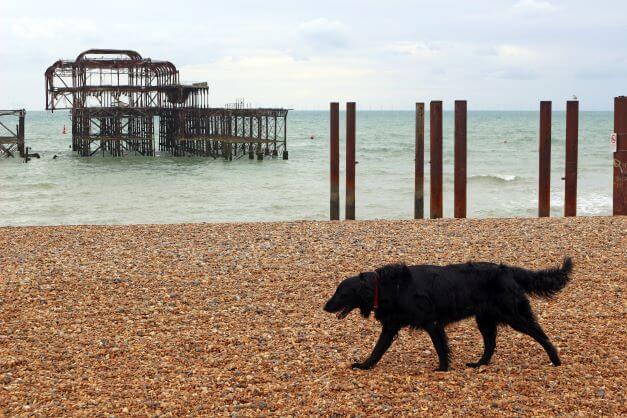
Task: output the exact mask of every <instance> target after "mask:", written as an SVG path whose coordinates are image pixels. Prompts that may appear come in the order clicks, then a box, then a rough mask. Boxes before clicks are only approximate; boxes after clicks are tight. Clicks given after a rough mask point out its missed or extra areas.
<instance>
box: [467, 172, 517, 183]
mask: <svg viewBox="0 0 627 418" xmlns="http://www.w3.org/2000/svg"><path fill="white" fill-rule="evenodd" d="M520 179H522V177H520V176H515V175H511V174H479V175H475V176H470V177H469V180H470V181H473V180H474V181H479V182H481V181H484V182H491V183H509V182H512V181H516V180H520Z"/></svg>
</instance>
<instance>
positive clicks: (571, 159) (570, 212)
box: [564, 100, 579, 216]
mask: <svg viewBox="0 0 627 418" xmlns="http://www.w3.org/2000/svg"><path fill="white" fill-rule="evenodd" d="M578 142H579V102H578V101H576V100H569V101H568V102H567V103H566V164H565V173H564V181H565V183H564V193H565V195H564V216H577V151H578V150H577V148H578Z"/></svg>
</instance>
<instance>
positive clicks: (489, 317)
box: [324, 258, 573, 371]
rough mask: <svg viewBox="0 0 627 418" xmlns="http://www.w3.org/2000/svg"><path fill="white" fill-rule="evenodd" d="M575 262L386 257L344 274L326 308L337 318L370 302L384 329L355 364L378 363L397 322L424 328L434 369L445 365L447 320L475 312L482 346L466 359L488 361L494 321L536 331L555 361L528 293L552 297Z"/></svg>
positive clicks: (556, 361)
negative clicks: (536, 264)
mask: <svg viewBox="0 0 627 418" xmlns="http://www.w3.org/2000/svg"><path fill="white" fill-rule="evenodd" d="M572 267H573V263H572V260H571V259H570V258H566V259H565V260H564V264H563V266H562V267H561V268H554V269H546V270H539V271H531V270H525V269H522V268H518V267H512V266H507V265H503V264H493V263H466V264H453V265H449V266H431V265H420V266H409V267H408V266H406V265H404V264H394V265H387V266H384V267H382V268H379V269H377V270H376V271H375V272H366V273H360V274H359V276H355V277H351V278H348V279H346V280H344V281H342V283H340V285H339V286H338V288H337V290H336V291H335V294H334V295H333V297H331V299H329V301H328V302H327V303H326V305H325V306H324V310H325V311H327V312H332V313H337V316H338V318H344V317H346V315H348V314H349V313H350V312H351V311H352V310H353V309H355V308H358V309H359V310H360V312H361V315H362V316H363V317H364V318H367V317H368V316H370V313H371V312H372V311H373V310H374V315H375V318H376V319H377V320H378V321H379V322H381V324H382V326H383V330H382V331H381V335H380V336H379V340H378V341H377V344H376V345H375V347H374V350H373V351H372V354H370V357H368V358H367V359H366V360H365V361H364V362H362V363H355V364H353V366H352V367H353V368H357V369H370V368H371V367H373V366H374V365H375V364H377V362H378V361H379V360H380V359H381V357H382V356H383V354H384V353H385V352H386V351H387V349H388V348H389V347H390V345H391V344H392V341H393V340H394V338H395V337H396V335H397V334H398V332H399V331H400V329H401V328H403V327H407V326H408V327H412V328H415V329H424V330H425V331H427V333H428V334H429V336H430V337H431V341H432V342H433V345H434V346H435V350H436V351H437V353H438V358H439V361H440V366H439V368H438V369H437V370H439V371H446V370H448V369H449V347H448V341H447V337H446V333H445V332H444V327H445V326H446V325H448V324H450V323H452V322H456V321H459V320H461V319H464V318H468V317H470V316H475V317H476V318H475V319H476V321H477V325H478V327H479V331H481V335H482V336H483V343H484V351H483V355H482V356H481V358H480V359H479V361H477V362H476V363H468V364H467V365H468V366H470V367H479V366H481V365H484V364H488V363H489V362H490V359H491V358H492V354H493V353H494V348H495V346H496V332H497V325H499V324H507V325H509V326H511V327H512V328H514V329H515V330H517V331H519V332H522V333H524V334H527V335H529V336H530V337H532V338H533V339H535V340H536V341H537V342H538V343H540V345H541V346H542V347H543V348H544V349H545V350H546V352H547V354H548V355H549V358H550V359H551V361H552V362H553V364H554V365H555V366H559V365H560V364H561V362H560V359H559V356H558V355H557V350H556V349H555V347H554V346H553V344H551V342H550V341H549V338H548V337H547V336H546V334H545V333H544V331H543V330H542V328H541V327H540V325H539V324H538V322H537V321H536V319H535V316H534V314H533V312H532V310H531V306H530V304H529V299H528V298H527V296H526V295H537V296H541V297H545V298H550V297H552V296H553V295H554V294H555V293H557V292H558V291H559V290H561V289H563V288H564V286H566V283H568V281H569V277H568V276H569V274H570V272H571V271H572Z"/></svg>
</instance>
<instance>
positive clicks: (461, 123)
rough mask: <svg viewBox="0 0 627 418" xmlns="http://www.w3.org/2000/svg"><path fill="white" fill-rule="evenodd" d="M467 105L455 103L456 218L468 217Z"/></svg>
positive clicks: (464, 102)
mask: <svg viewBox="0 0 627 418" xmlns="http://www.w3.org/2000/svg"><path fill="white" fill-rule="evenodd" d="M466 121H467V103H466V101H465V100H456V101H455V210H454V212H455V217H456V218H465V217H466V194H467V193H466V160H467V158H466V150H467V145H466Z"/></svg>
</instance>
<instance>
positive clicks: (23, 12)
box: [0, 0, 627, 110]
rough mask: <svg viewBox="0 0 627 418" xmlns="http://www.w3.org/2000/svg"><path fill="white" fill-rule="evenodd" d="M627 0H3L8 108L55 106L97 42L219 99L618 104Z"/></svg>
mask: <svg viewBox="0 0 627 418" xmlns="http://www.w3.org/2000/svg"><path fill="white" fill-rule="evenodd" d="M626 22H627V1H625V0H615V1H604V0H597V1H590V0H498V1H497V0H493V1H487V0H473V1H462V0H458V1H447V0H439V1H438V0H431V1H409V0H385V1H381V0H379V1H369V0H361V1H342V0H333V1H326V0H312V1H306V2H302V1H291V2H287V1H274V0H263V1H238V0H232V1H224V0H222V1H219V2H213V1H191V0H190V1H187V0H170V1H167V2H164V1H154V0H153V1H134V0H125V1H117V0H105V1H102V2H88V1H74V0H64V1H62V2H53V1H48V0H46V1H43V0H42V1H38V0H22V1H19V0H2V1H1V3H0V40H1V41H0V108H17V107H26V108H27V109H42V108H43V107H44V78H43V74H44V71H45V69H46V67H48V66H49V65H50V64H52V63H53V62H54V61H55V60H57V59H59V58H68V59H69V58H74V57H76V55H78V53H79V52H81V51H82V50H85V49H89V48H125V49H134V50H136V51H138V52H139V53H140V54H142V55H143V56H144V57H151V58H153V59H167V60H170V61H172V62H174V64H176V65H177V67H178V68H179V70H180V74H181V80H182V81H208V83H209V85H210V88H211V104H212V105H215V106H220V105H223V104H224V103H226V102H232V101H233V100H234V99H235V98H237V97H245V98H246V99H247V101H249V102H251V103H252V104H253V105H264V106H266V105H267V106H284V107H291V108H296V109H326V108H327V107H328V103H329V101H333V100H339V101H346V100H355V101H357V102H358V108H362V109H410V108H412V106H413V103H414V102H416V101H429V100H433V99H442V100H444V101H445V107H446V108H451V107H452V100H454V99H456V98H457V99H460V98H463V99H467V100H469V109H471V110H472V109H476V110H480V109H495V110H499V109H506V110H515V109H536V108H537V107H538V101H539V100H542V99H546V100H554V102H555V103H554V108H557V109H559V108H563V102H564V101H565V100H566V99H568V98H571V97H572V96H573V95H577V96H578V97H579V99H580V100H581V107H582V109H588V110H606V109H611V108H612V99H613V97H614V96H616V95H620V94H627V32H626V28H627V23H626Z"/></svg>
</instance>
